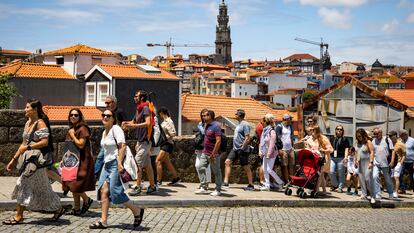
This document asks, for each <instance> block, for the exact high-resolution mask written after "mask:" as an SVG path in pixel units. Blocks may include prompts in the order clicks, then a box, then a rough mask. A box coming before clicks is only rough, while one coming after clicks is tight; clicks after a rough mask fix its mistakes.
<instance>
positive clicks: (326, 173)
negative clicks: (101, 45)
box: [3, 90, 414, 229]
mask: <svg viewBox="0 0 414 233" xmlns="http://www.w3.org/2000/svg"><path fill="white" fill-rule="evenodd" d="M134 100H135V102H136V104H137V105H136V114H135V116H134V118H133V119H132V120H130V121H128V120H127V117H126V114H125V113H124V111H123V110H122V109H120V108H119V107H118V105H117V104H118V103H117V99H116V97H115V96H108V97H107V98H106V101H105V104H106V110H104V111H103V112H102V124H103V127H104V131H103V133H102V137H101V142H100V150H99V153H98V155H97V156H93V153H92V150H91V142H90V138H91V130H90V128H89V127H88V125H87V123H86V121H85V119H84V116H83V113H82V111H81V110H80V109H77V108H74V109H71V110H70V111H69V112H68V125H69V131H68V132H67V136H66V141H65V148H64V155H63V156H62V161H59V163H58V166H55V164H56V163H54V162H53V160H52V159H51V158H52V157H53V151H54V148H53V143H52V140H53V139H52V136H53V135H52V134H51V129H50V123H49V120H48V117H47V116H46V114H45V113H44V112H43V109H42V104H41V103H40V101H38V100H36V99H31V100H28V101H27V104H26V108H25V115H26V117H27V122H26V125H25V127H24V131H23V141H22V143H21V145H20V146H19V149H18V150H17V151H16V153H15V155H14V156H13V158H12V160H11V161H10V162H9V163H8V165H7V167H6V169H7V171H12V170H13V169H14V168H15V167H16V168H17V169H18V171H19V178H18V180H17V184H16V187H15V189H14V191H13V194H12V198H13V199H16V200H17V211H16V214H15V215H14V216H12V217H11V218H10V219H7V220H5V221H3V224H7V225H15V224H19V223H22V221H23V214H24V211H25V210H30V211H43V212H54V215H53V217H52V219H51V220H53V221H56V220H58V219H59V218H60V217H61V216H62V215H63V214H70V215H75V216H81V215H83V214H85V213H86V212H87V211H88V210H89V208H90V206H91V204H92V203H93V200H92V199H91V198H90V197H88V195H87V194H86V192H87V191H92V190H96V191H97V200H98V201H100V203H101V208H102V212H101V218H100V220H98V221H97V222H95V223H93V224H92V225H90V226H89V227H90V228H91V229H106V228H107V227H108V212H109V207H110V203H113V204H124V205H125V206H126V207H127V208H129V209H130V210H131V212H132V213H133V216H134V219H133V225H134V226H135V227H136V226H139V225H140V224H141V222H142V220H143V217H144V208H142V207H141V208H140V207H137V206H135V205H134V204H133V203H132V202H131V201H130V199H129V196H137V195H141V194H142V193H143V192H144V190H143V179H142V176H143V172H144V171H145V174H146V175H147V179H148V183H149V185H148V187H147V188H146V190H145V193H146V194H153V193H156V192H157V191H158V187H159V186H160V185H162V182H163V181H162V177H163V168H164V167H166V168H167V169H168V171H169V174H170V175H171V177H172V180H171V181H170V183H168V185H175V184H177V183H178V182H180V181H181V178H180V177H179V174H178V173H177V171H176V169H175V168H174V165H173V164H172V162H171V156H173V153H172V152H173V149H174V141H173V137H174V136H176V134H177V133H176V129H175V126H174V122H173V120H172V119H171V115H170V112H169V110H168V109H167V108H165V107H160V108H158V109H156V107H155V106H154V104H153V102H152V101H151V100H150V98H149V95H148V93H147V92H145V91H143V90H138V91H136V93H135V95H134ZM245 117H246V112H245V111H244V110H243V109H238V110H237V111H235V119H236V120H237V121H238V124H237V126H236V127H235V129H234V137H233V141H232V147H231V150H230V152H229V153H228V154H227V153H226V152H227V137H226V136H225V135H224V133H223V130H222V128H221V124H220V123H219V122H217V121H216V120H215V113H214V111H213V110H211V109H203V110H201V112H200V122H199V124H198V125H197V133H196V135H195V139H194V148H195V152H194V153H195V157H196V159H195V168H196V171H197V174H198V178H199V181H200V185H199V188H198V189H197V190H195V194H209V195H211V196H220V195H221V194H222V189H227V188H229V186H230V177H231V168H232V165H233V163H234V162H237V161H239V163H240V165H241V167H242V168H243V170H244V172H245V174H246V176H247V181H248V184H247V186H246V187H245V188H244V189H245V190H246V191H254V190H256V189H257V190H260V191H278V190H283V189H288V188H289V187H290V186H291V185H292V182H291V179H292V177H293V176H300V175H302V176H303V175H304V174H303V168H300V167H301V166H303V164H301V163H299V162H298V161H297V156H296V154H297V151H298V150H295V148H296V149H297V148H300V149H303V150H308V151H310V152H311V153H312V154H313V155H315V157H316V158H319V159H318V162H319V164H320V169H319V170H318V171H317V176H315V177H316V178H317V180H316V182H315V187H313V189H314V191H315V193H314V194H315V195H326V194H327V190H326V189H327V183H330V184H331V187H330V191H337V192H339V193H342V192H346V193H347V194H349V195H358V196H359V197H360V198H361V199H363V200H369V201H370V202H371V203H375V202H377V201H379V200H381V198H382V189H384V190H386V191H387V193H388V198H390V199H395V198H398V195H399V194H403V193H405V192H406V190H407V189H413V188H414V187H413V178H414V177H413V173H414V139H413V138H412V137H409V135H408V132H407V131H406V130H404V129H402V130H399V131H398V132H397V131H390V132H388V135H384V134H383V132H382V129H381V128H378V127H377V128H375V129H374V130H373V132H367V131H366V130H365V129H362V128H359V129H357V130H356V132H355V138H356V142H355V143H353V144H354V145H351V143H350V141H349V139H348V138H346V137H345V132H344V130H345V128H344V127H343V126H342V125H337V126H336V127H335V134H334V136H333V137H331V138H328V137H327V136H325V135H323V134H322V132H321V129H320V127H319V126H318V122H317V120H318V118H317V117H316V116H311V117H308V118H307V119H306V133H307V135H306V136H305V137H304V138H302V139H301V140H296V138H295V136H294V135H295V133H294V129H293V125H292V119H291V116H290V115H288V114H285V115H284V116H283V120H282V122H281V123H277V122H276V119H275V117H274V116H273V115H272V114H270V113H269V114H266V115H264V116H263V117H262V120H261V122H259V123H258V124H257V125H256V128H255V132H251V130H250V128H251V127H250V126H249V123H248V122H247V121H246V120H245ZM131 129H132V130H134V131H135V134H136V135H135V136H136V139H137V143H136V146H135V155H133V154H132V152H131V150H130V148H129V147H128V146H127V144H126V140H125V131H127V130H131ZM301 145H302V146H301ZM251 154H256V155H257V156H259V157H260V164H261V165H260V168H259V180H260V185H259V187H255V186H254V177H253V172H252V170H251V161H250V160H249V156H250V155H251ZM222 156H226V159H225V162H224V164H225V167H224V178H223V177H222V169H221V167H220V166H221V157H222ZM55 162H56V161H55ZM276 171H278V172H279V171H280V172H279V174H280V176H279V174H278V172H276ZM298 171H301V172H302V174H300V172H298ZM212 173H213V174H214V182H215V188H214V190H213V191H212V192H211V191H210V190H209V183H211V180H212V179H211V174H212ZM405 173H408V174H409V182H410V183H409V184H406V183H405V182H404V179H403V178H404V174H405ZM381 175H382V176H383V177H384V184H385V185H384V186H382V183H381ZM328 178H329V182H328ZM49 179H52V180H56V181H58V182H60V183H61V184H62V189H63V191H64V194H67V193H68V192H69V191H70V192H71V193H73V201H74V205H73V207H72V206H71V205H70V206H62V205H61V204H60V198H59V196H58V195H57V194H56V193H55V192H53V190H52V188H51V184H50V182H49ZM132 180H136V183H135V184H134V185H130V186H129V188H130V189H131V190H130V191H129V192H128V195H127V194H126V193H125V191H126V190H127V188H128V186H127V185H126V184H128V182H129V181H132ZM359 187H360V189H359ZM352 189H353V191H352ZM359 190H360V191H359ZM81 200H82V206H81Z"/></svg>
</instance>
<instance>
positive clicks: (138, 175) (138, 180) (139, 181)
mask: <svg viewBox="0 0 414 233" xmlns="http://www.w3.org/2000/svg"><path fill="white" fill-rule="evenodd" d="M141 182H142V167H138V171H137V187H141Z"/></svg>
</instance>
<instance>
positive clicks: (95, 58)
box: [92, 57, 102, 66]
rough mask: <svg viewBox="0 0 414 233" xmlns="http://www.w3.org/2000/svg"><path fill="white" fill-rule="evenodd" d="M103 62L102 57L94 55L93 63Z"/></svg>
mask: <svg viewBox="0 0 414 233" xmlns="http://www.w3.org/2000/svg"><path fill="white" fill-rule="evenodd" d="M96 64H102V57H92V65H93V66H94V65H96Z"/></svg>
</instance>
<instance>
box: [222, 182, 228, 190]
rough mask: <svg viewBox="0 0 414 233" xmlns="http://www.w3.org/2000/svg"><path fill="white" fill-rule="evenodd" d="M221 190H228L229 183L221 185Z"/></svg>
mask: <svg viewBox="0 0 414 233" xmlns="http://www.w3.org/2000/svg"><path fill="white" fill-rule="evenodd" d="M221 188H222V189H228V188H229V183H223V184H221Z"/></svg>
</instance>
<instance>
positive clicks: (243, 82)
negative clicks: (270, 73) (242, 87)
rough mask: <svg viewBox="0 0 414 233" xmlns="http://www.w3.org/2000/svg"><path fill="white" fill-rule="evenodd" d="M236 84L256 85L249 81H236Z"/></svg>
mask: <svg viewBox="0 0 414 233" xmlns="http://www.w3.org/2000/svg"><path fill="white" fill-rule="evenodd" d="M234 83H237V84H256V83H255V82H252V81H248V80H236V81H234Z"/></svg>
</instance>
